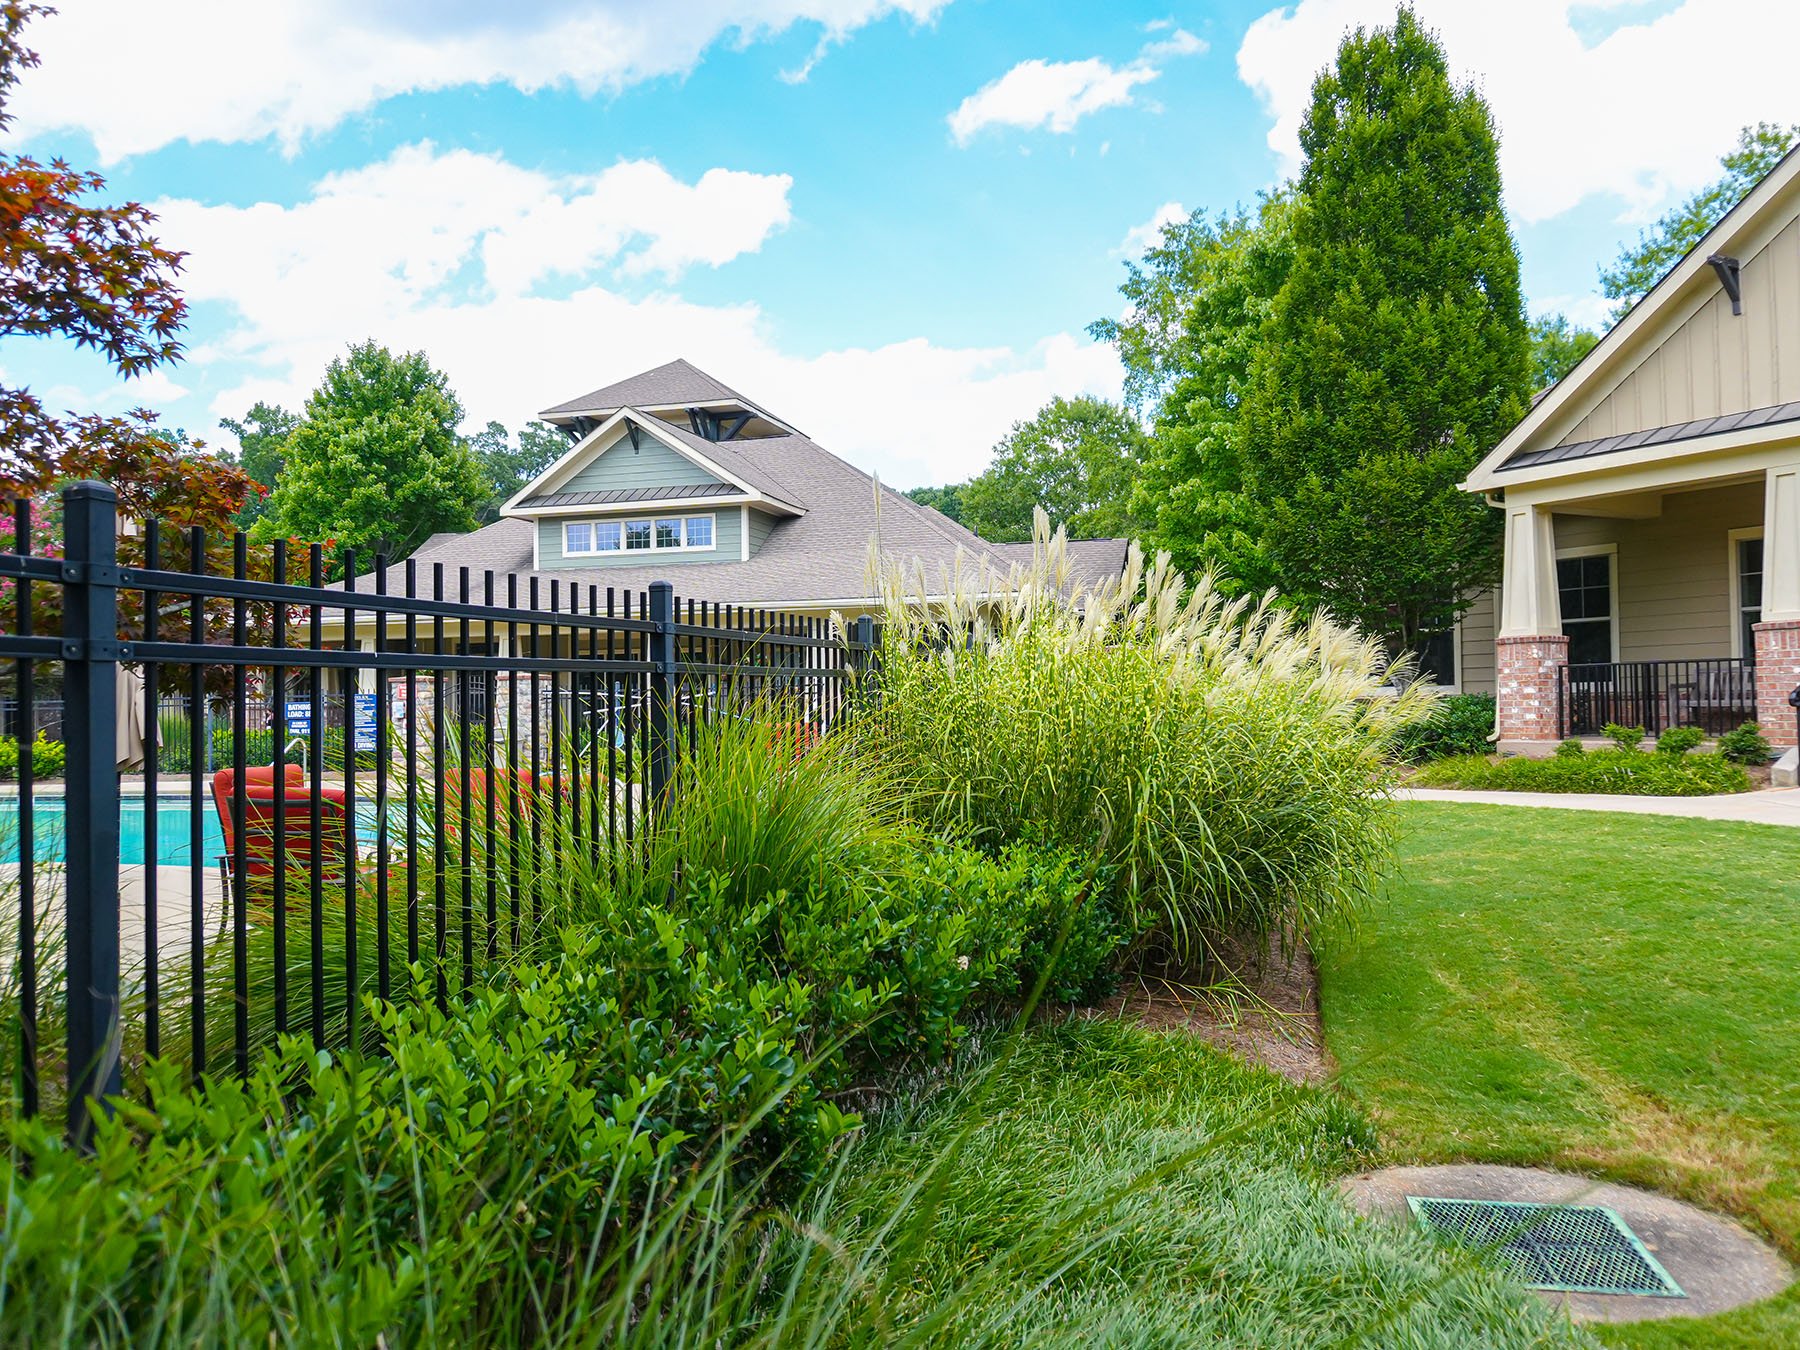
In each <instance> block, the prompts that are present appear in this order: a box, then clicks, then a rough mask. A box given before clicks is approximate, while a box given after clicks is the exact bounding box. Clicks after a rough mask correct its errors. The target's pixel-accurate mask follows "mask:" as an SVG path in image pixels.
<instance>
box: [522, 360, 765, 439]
mask: <svg viewBox="0 0 1800 1350" xmlns="http://www.w3.org/2000/svg"><path fill="white" fill-rule="evenodd" d="M714 403H735V404H737V405H738V406H740V407H743V408H746V409H750V410H753V411H755V412H759V413H761V414H762V415H763V416H764V417H766V418H767V419H768V420H769V421H771V422H773V423H775V424H776V425H778V426H781V427H784V428H786V429H788V430H790V431H792V430H795V428H793V427H791V426H789V424H788V423H787V422H785V421H783V420H782V419H781V418H779V417H777V416H775V414H774V413H772V412H770V411H769V410H768V409H767V408H765V407H763V406H762V405H761V404H759V403H756V402H753V401H752V400H750V399H748V398H745V397H744V395H742V394H740V393H738V391H737V390H735V389H733V388H732V387H731V386H730V385H728V384H726V383H724V382H723V381H722V380H718V379H715V378H714V377H713V376H711V375H708V374H707V373H706V372H705V371H704V370H701V369H700V368H699V367H698V366H696V365H693V364H692V363H691V362H689V361H686V360H684V359H683V358H681V357H679V356H678V357H676V358H675V359H674V360H673V361H668V362H665V363H664V364H662V365H660V366H656V367H654V368H653V369H650V370H644V371H639V372H638V373H637V374H636V375H631V376H628V377H626V378H625V379H623V380H616V381H614V382H613V383H612V384H607V385H602V386H601V387H600V388H598V389H595V390H592V391H591V392H589V393H586V394H583V395H582V396H581V397H580V398H572V399H569V400H568V401H567V402H566V403H558V404H557V405H556V406H555V407H553V408H546V409H544V411H543V412H542V413H540V414H539V416H542V417H549V418H562V417H576V416H586V417H605V416H607V415H609V414H611V413H615V412H617V411H618V410H619V409H620V408H688V407H705V406H707V405H709V404H714Z"/></svg>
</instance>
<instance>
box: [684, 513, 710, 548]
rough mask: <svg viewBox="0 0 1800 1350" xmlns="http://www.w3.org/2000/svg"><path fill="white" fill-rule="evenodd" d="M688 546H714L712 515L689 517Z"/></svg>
mask: <svg viewBox="0 0 1800 1350" xmlns="http://www.w3.org/2000/svg"><path fill="white" fill-rule="evenodd" d="M687 546H688V547H689V548H711V547H712V546H713V518H712V517H711V516H689V517H688V518H687Z"/></svg>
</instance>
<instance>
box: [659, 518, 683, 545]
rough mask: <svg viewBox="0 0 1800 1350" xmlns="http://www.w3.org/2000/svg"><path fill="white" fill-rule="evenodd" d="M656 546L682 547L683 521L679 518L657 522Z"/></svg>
mask: <svg viewBox="0 0 1800 1350" xmlns="http://www.w3.org/2000/svg"><path fill="white" fill-rule="evenodd" d="M656 546H657V547H658V548H680V547H681V522H680V521H679V520H659V521H657V522H656Z"/></svg>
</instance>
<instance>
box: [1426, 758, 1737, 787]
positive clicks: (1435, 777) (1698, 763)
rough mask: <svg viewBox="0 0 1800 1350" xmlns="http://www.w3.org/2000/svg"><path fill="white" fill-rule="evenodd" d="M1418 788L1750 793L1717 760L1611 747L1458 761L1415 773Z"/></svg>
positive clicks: (1729, 766)
mask: <svg viewBox="0 0 1800 1350" xmlns="http://www.w3.org/2000/svg"><path fill="white" fill-rule="evenodd" d="M1409 782H1410V783H1411V784H1412V785H1413V786H1416V787H1443V788H1467V789H1471V790H1475V791H1487V792H1610V793H1624V794H1627V795H1633V796H1650V797H1709V796H1713V795H1715V794H1717V793H1721V792H1748V791H1750V789H1751V787H1752V786H1753V784H1752V782H1751V779H1750V775H1749V773H1748V772H1747V771H1746V770H1745V769H1744V767H1743V766H1742V765H1740V764H1733V763H1732V762H1731V761H1730V760H1728V759H1726V758H1725V757H1724V756H1722V755H1717V754H1684V755H1668V754H1657V753H1656V752H1654V751H1650V752H1646V751H1642V750H1623V749H1619V748H1616V747H1609V748H1607V749H1602V750H1589V751H1585V752H1583V753H1581V754H1571V755H1554V756H1551V757H1549V758H1547V759H1532V758H1530V757H1528V756H1524V755H1503V756H1495V755H1455V756H1452V757H1450V758H1448V759H1440V760H1436V761H1434V762H1432V763H1430V764H1427V765H1425V766H1423V767H1422V768H1420V769H1419V770H1418V771H1417V772H1415V773H1414V774H1413V775H1412V777H1411V778H1410V780H1409Z"/></svg>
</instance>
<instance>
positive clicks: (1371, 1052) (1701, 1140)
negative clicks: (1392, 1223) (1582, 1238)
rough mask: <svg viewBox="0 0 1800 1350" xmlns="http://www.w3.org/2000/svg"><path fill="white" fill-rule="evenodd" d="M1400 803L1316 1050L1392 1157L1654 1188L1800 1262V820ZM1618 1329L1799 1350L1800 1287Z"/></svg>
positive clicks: (1631, 1335) (1333, 964)
mask: <svg viewBox="0 0 1800 1350" xmlns="http://www.w3.org/2000/svg"><path fill="white" fill-rule="evenodd" d="M1402 811H1403V813H1404V814H1403V822H1404V827H1403V828H1404V833H1403V842H1402V850H1401V859H1400V870H1399V874H1398V877H1397V879H1396V881H1395V882H1394V884H1393V887H1392V892H1391V895H1390V896H1389V897H1388V898H1387V900H1386V901H1385V902H1384V903H1382V904H1379V905H1377V906H1376V907H1375V909H1374V912H1373V914H1372V916H1371V917H1370V918H1369V919H1368V920H1367V922H1366V923H1365V925H1364V926H1363V927H1362V928H1361V929H1360V931H1358V932H1357V933H1356V934H1355V935H1354V936H1353V937H1342V938H1339V939H1338V940H1336V941H1334V942H1332V943H1330V944H1327V947H1326V949H1325V950H1324V951H1323V952H1322V953H1321V978H1322V983H1323V1003H1324V1020H1325V1030H1326V1037H1327V1040H1328V1043H1329V1045H1330V1047H1331V1050H1332V1051H1333V1053H1334V1054H1335V1055H1336V1056H1337V1058H1338V1060H1339V1062H1340V1064H1341V1066H1342V1079H1341V1081H1342V1085H1343V1087H1344V1089H1345V1090H1346V1091H1347V1092H1348V1093H1349V1095H1350V1097H1351V1099H1352V1100H1353V1101H1355V1102H1356V1103H1358V1104H1359V1105H1360V1106H1361V1107H1362V1108H1364V1109H1365V1110H1367V1111H1368V1112H1369V1113H1370V1115H1371V1116H1372V1118H1373V1119H1374V1121H1375V1123H1376V1127H1377V1129H1378V1131H1379V1133H1380V1137H1381V1140H1382V1144H1383V1148H1384V1151H1385V1153H1386V1155H1387V1156H1388V1157H1389V1158H1390V1159H1392V1160H1394V1161H1402V1160H1406V1161H1411V1160H1423V1161H1449V1160H1475V1161H1488V1162H1505V1163H1521V1164H1543V1165H1552V1166H1560V1167H1566V1168H1571V1169H1574V1170H1578V1171H1584V1172H1590V1173H1593V1174H1595V1175H1600V1176H1605V1177H1609V1178H1613V1179H1615V1180H1620V1181H1624V1182H1628V1183H1634V1184H1638V1185H1644V1186H1651V1187H1654V1188H1657V1189H1659V1190H1664V1191H1668V1192H1670V1193H1672V1194H1675V1195H1679V1196H1682V1197H1684V1198H1686V1199H1689V1200H1693V1201H1695V1202H1697V1203H1699V1204H1702V1205H1704V1206H1706V1207H1708V1208H1711V1209H1714V1210H1719V1211H1723V1212H1726V1213H1730V1214H1733V1215H1735V1216H1737V1217H1739V1218H1741V1219H1743V1220H1744V1221H1745V1222H1747V1223H1748V1224H1749V1225H1750V1226H1751V1227H1753V1228H1755V1229H1758V1230H1760V1231H1761V1232H1763V1233H1764V1234H1765V1235H1766V1236H1768V1237H1769V1238H1770V1239H1772V1240H1773V1241H1774V1242H1775V1243H1776V1245H1777V1246H1779V1247H1780V1248H1781V1249H1782V1250H1783V1251H1784V1252H1785V1253H1786V1255H1787V1256H1788V1257H1789V1258H1794V1257H1797V1256H1800V1080H1797V1079H1796V1066H1797V1065H1800V1015H1797V1011H1796V1010H1800V922H1796V920H1797V919H1800V910H1797V909H1796V896H1797V895H1800V831H1797V830H1791V829H1785V828H1782V827H1779V826H1768V825H1745V824H1734V823H1719V822H1712V821H1698V820H1682V819H1677V818H1672V817H1651V816H1628V815H1617V814H1601V813H1593V812H1576V811H1545V810H1541V809H1535V810H1525V809H1519V808H1508V807H1498V806H1477V805H1462V804H1451V803H1428V802H1414V803H1409V804H1407V805H1405V806H1404V807H1402ZM1607 1336H1608V1339H1615V1340H1617V1341H1619V1342H1620V1343H1625V1344H1634V1345H1659V1346H1660V1345H1709V1346H1710V1345H1744V1346H1757V1347H1766V1346H1769V1345H1773V1344H1784V1345H1786V1344H1800V1295H1797V1294H1795V1293H1794V1292H1792V1291H1790V1292H1789V1293H1788V1294H1786V1295H1784V1296H1783V1297H1782V1298H1779V1299H1776V1300H1773V1301H1771V1302H1770V1303H1768V1304H1764V1305H1761V1306H1759V1307H1756V1308H1752V1309H1747V1310H1744V1311H1742V1312H1740V1313H1738V1314H1734V1315H1731V1316H1728V1317H1724V1318H1719V1319H1714V1320H1711V1321H1706V1322H1683V1323H1678V1324H1677V1323H1671V1324H1664V1325H1663V1326H1661V1327H1650V1326H1640V1327H1634V1328H1631V1329H1629V1330H1622V1331H1617V1332H1608V1333H1607Z"/></svg>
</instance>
